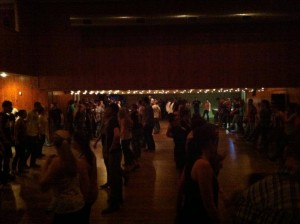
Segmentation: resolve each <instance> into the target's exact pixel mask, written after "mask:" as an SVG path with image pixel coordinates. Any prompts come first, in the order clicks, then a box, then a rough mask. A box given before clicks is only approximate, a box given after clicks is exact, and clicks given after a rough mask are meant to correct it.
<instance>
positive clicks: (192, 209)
mask: <svg viewBox="0 0 300 224" xmlns="http://www.w3.org/2000/svg"><path fill="white" fill-rule="evenodd" d="M217 148H218V129H217V127H216V126H215V125H213V124H210V123H206V124H203V125H201V126H198V127H196V128H195V129H194V130H193V131H192V137H191V139H189V141H188V143H187V149H186V150H187V152H186V163H185V168H184V170H183V172H182V177H181V182H180V186H179V192H178V198H177V214H176V215H177V216H176V223H178V224H181V223H189V224H193V223H219V211H218V207H217V206H218V191H219V184H218V179H217V174H218V172H219V168H216V167H217V166H216V165H215V161H216V159H217V158H218V154H217Z"/></svg>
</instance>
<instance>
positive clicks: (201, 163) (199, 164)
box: [194, 158, 211, 169]
mask: <svg viewBox="0 0 300 224" xmlns="http://www.w3.org/2000/svg"><path fill="white" fill-rule="evenodd" d="M194 167H199V168H201V169H211V165H210V163H209V162H208V161H207V160H205V159H202V158H200V159H197V160H196V162H195V164H194Z"/></svg>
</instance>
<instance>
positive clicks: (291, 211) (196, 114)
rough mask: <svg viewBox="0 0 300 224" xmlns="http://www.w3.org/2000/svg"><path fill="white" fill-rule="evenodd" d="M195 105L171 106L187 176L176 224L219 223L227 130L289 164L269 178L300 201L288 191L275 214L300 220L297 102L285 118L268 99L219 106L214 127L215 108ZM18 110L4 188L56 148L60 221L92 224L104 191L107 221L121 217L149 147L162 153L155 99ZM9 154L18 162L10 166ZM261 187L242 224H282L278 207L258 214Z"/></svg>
mask: <svg viewBox="0 0 300 224" xmlns="http://www.w3.org/2000/svg"><path fill="white" fill-rule="evenodd" d="M196 101H197V102H196ZM198 101H199V100H195V103H194V104H193V105H194V107H197V108H196V109H195V108H194V110H193V111H192V110H191V108H190V105H191V104H189V103H188V102H187V101H186V100H176V101H174V102H170V101H169V102H167V103H166V105H165V111H166V112H167V118H168V128H167V132H166V136H167V137H169V138H172V139H173V142H174V162H175V164H176V168H177V169H178V170H179V171H180V173H181V174H182V175H181V181H180V186H179V190H178V198H177V210H176V223H197V222H198V221H199V220H202V221H203V222H205V223H219V221H220V214H219V210H218V200H219V183H218V174H219V171H220V169H221V168H222V161H223V160H224V158H225V155H220V154H219V153H218V150H217V149H218V142H219V130H220V128H225V129H228V130H229V131H232V132H234V133H237V134H239V135H240V136H242V137H243V139H245V140H246V141H252V142H255V143H256V144H260V146H261V147H262V148H263V149H266V150H267V149H268V152H269V154H270V156H271V158H280V159H282V161H283V162H284V171H280V172H279V173H277V174H274V175H273V176H272V177H274V178H277V179H278V178H279V179H280V178H283V180H285V182H284V183H286V185H284V186H282V185H281V183H283V182H280V184H277V185H276V186H275V185H274V186H275V187H276V188H274V189H273V190H274V191H277V190H278V189H279V188H285V186H292V187H293V189H294V188H295V189H296V193H295V192H294V191H288V194H289V196H288V198H286V197H285V196H286V195H282V194H280V193H278V195H277V196H276V197H277V198H280V200H282V203H284V202H283V201H284V200H287V201H289V202H290V203H287V204H284V206H282V207H284V209H281V210H280V212H279V213H278V214H277V216H278V217H279V218H281V219H283V218H289V220H291V222H289V223H296V222H294V221H295V220H297V221H298V220H299V216H297V214H296V213H295V212H298V214H299V206H297V203H298V204H299V194H298V193H299V192H298V193H297V189H298V191H299V171H300V169H299V168H300V166H299V164H300V162H299V154H300V153H299V146H298V144H297V143H298V142H299V140H298V139H299V137H300V136H299V126H300V125H299V105H297V104H290V105H289V107H288V108H287V112H286V114H284V113H283V112H282V111H280V110H279V108H278V106H277V105H276V104H270V103H269V101H267V100H262V101H261V104H260V108H259V109H257V108H256V106H255V105H254V103H253V100H252V99H248V102H247V105H244V104H243V101H242V100H241V99H234V100H233V101H231V100H228V99H217V101H218V103H219V104H218V105H219V108H218V111H216V113H215V119H214V122H211V121H210V119H209V112H210V111H211V105H210V102H209V101H208V100H206V102H205V103H204V105H203V114H202V113H201V112H200V109H199V108H198V107H200V105H202V104H201V102H200V101H199V102H198ZM12 111H13V104H12V102H10V101H7V100H6V101H4V102H3V103H2V112H1V113H0V140H1V141H0V143H1V144H0V162H1V164H0V165H1V170H0V171H1V172H0V181H1V183H3V184H5V183H8V182H10V181H13V180H14V179H15V176H16V175H19V176H22V175H24V174H25V173H26V172H28V169H39V168H40V165H39V164H38V163H37V160H38V158H41V157H43V146H44V144H53V146H54V147H55V149H56V153H55V154H53V155H50V156H48V157H47V159H46V162H45V163H44V165H43V167H42V169H41V178H40V185H41V189H42V190H43V191H51V194H52V198H53V199H52V201H51V203H50V205H49V210H51V211H53V213H54V219H53V223H63V222H64V223H66V222H75V223H78V222H80V223H89V217H90V212H91V208H92V206H93V204H94V202H95V201H96V199H97V196H98V189H99V188H100V189H104V190H108V189H109V191H107V192H108V204H107V207H106V208H105V209H103V210H102V214H104V215H105V214H110V213H112V212H116V211H118V210H119V208H120V207H121V205H122V204H123V187H124V185H126V184H127V182H128V181H129V177H130V172H132V171H134V170H136V169H138V168H140V164H139V159H140V157H141V152H142V149H143V148H144V150H145V151H148V152H155V150H156V145H155V141H154V138H153V134H157V133H159V132H160V119H161V118H162V113H163V112H162V109H161V106H160V105H159V103H158V101H157V100H155V99H151V98H149V97H143V98H142V99H141V100H140V101H138V102H137V103H135V104H132V105H131V107H125V106H122V105H121V104H120V103H117V102H106V103H104V102H103V101H97V102H96V103H91V102H87V101H84V100H82V101H80V102H75V101H74V100H70V101H69V104H68V107H67V112H66V116H64V115H63V114H64V113H63V112H62V110H61V109H59V108H58V107H57V105H56V104H55V103H53V104H51V106H50V109H49V111H48V113H47V111H46V110H45V108H44V107H43V106H42V104H41V103H40V102H35V103H34V105H33V109H32V110H31V111H26V110H24V109H20V110H18V111H17V112H16V113H12ZM48 130H50V134H49V131H48ZM92 140H94V141H93V145H92V147H93V148H94V149H97V148H98V142H99V141H100V142H101V145H102V155H103V159H104V164H105V168H106V174H107V175H106V176H107V181H106V183H103V184H101V185H100V186H99V185H98V182H97V162H96V157H95V155H94V152H93V150H92V147H91V141H92ZM12 146H14V148H15V156H14V158H13V160H12V161H11V159H12V155H13V152H12ZM270 149H272V150H270ZM123 158H124V164H122V160H123ZM276 175H277V176H276ZM261 181H262V182H260V181H258V182H257V183H256V184H257V185H255V186H251V187H250V188H249V189H248V190H247V193H244V194H242V195H241V200H240V201H239V203H238V205H237V211H238V213H237V214H236V216H235V222H237V223H253V222H252V221H253V219H254V218H255V215H257V214H259V215H261V220H272V221H274V220H276V217H277V216H276V217H275V215H274V212H276V211H278V210H276V209H278V208H275V207H276V205H275V203H274V205H263V206H261V205H259V206H258V203H259V202H258V201H259V200H263V199H262V197H263V196H262V197H259V198H258V199H257V198H253V197H255V196H256V195H257V194H256V193H255V194H254V193H253V192H254V191H256V190H258V188H260V189H261V187H258V186H260V185H262V183H264V187H266V186H267V183H269V182H271V181H270V180H268V182H266V183H265V182H264V181H267V180H265V179H263V180H261ZM293 181H294V182H293ZM273 183H274V181H273ZM274 186H273V187H274ZM277 186H278V187H277ZM270 189H272V186H270V187H269V186H268V188H267V189H266V190H265V191H264V192H265V194H267V192H268V191H269V190H270ZM278 191H279V190H278ZM260 193H261V192H260ZM291 195H292V196H293V197H294V198H296V199H293V198H292V196H291ZM264 196H265V195H264ZM265 197H271V196H270V195H267V196H265ZM251 200H254V201H255V203H256V205H257V208H256V207H255V208H254V207H253V205H252V204H251V203H253V204H254V202H251ZM285 202H286V201H285ZM280 203H281V201H280ZM272 206H273V207H272ZM270 208H272V209H273V210H271V211H270V214H268V213H265V212H266V210H268V209H270ZM250 211H251V214H250V213H249V212H250ZM268 211H269V210H268ZM246 212H247V213H249V214H246ZM250 220H252V221H250ZM261 223H264V222H263V221H261ZM269 223H276V222H269Z"/></svg>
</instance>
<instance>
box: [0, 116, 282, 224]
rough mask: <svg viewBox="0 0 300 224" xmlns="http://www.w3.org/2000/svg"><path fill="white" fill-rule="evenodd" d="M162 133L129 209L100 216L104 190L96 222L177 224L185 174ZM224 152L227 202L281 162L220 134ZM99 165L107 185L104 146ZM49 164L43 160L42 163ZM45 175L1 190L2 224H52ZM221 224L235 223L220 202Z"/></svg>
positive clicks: (48, 150)
mask: <svg viewBox="0 0 300 224" xmlns="http://www.w3.org/2000/svg"><path fill="white" fill-rule="evenodd" d="M161 126H162V129H161V132H160V134H156V135H154V138H155V142H156V148H157V150H156V152H154V153H153V152H143V153H142V157H141V159H140V164H141V168H140V169H138V170H136V171H135V172H133V173H131V175H130V180H129V183H128V185H127V186H126V187H124V205H123V206H122V208H121V209H120V210H119V211H118V212H116V213H113V214H110V215H101V210H102V209H103V208H105V207H106V205H107V192H106V191H105V190H100V194H99V196H98V199H97V201H96V203H95V204H94V206H93V208H92V214H91V223H101V224H114V223H116V224H134V223H142V224H172V223H174V217H175V213H174V211H175V205H176V193H177V186H178V180H179V176H180V174H179V173H178V172H177V171H176V169H175V164H174V162H173V142H172V139H169V138H166V136H165V132H166V126H167V124H166V122H161ZM219 151H220V152H226V153H227V157H226V159H225V161H224V167H223V169H222V170H221V172H220V175H219V182H220V186H221V188H222V189H223V192H224V194H225V198H226V197H227V198H230V197H231V196H232V195H233V194H234V193H235V192H237V191H241V190H243V189H244V188H245V187H246V180H247V177H248V175H249V174H251V173H253V172H264V173H270V172H272V171H274V170H275V169H276V168H277V167H278V164H276V162H271V161H269V160H267V159H266V158H264V157H263V156H262V155H261V154H260V153H259V152H257V151H256V150H254V149H252V148H251V146H250V145H247V144H246V143H245V142H243V141H241V140H239V139H238V137H237V136H236V135H235V134H230V133H228V132H227V131H225V130H220V143H219ZM54 152H55V151H54V149H53V147H44V153H45V154H46V155H49V154H52V153H54ZM95 154H96V156H97V162H98V165H97V166H98V182H99V185H100V184H103V183H104V182H105V180H106V176H105V174H106V172H105V167H104V163H103V159H102V157H101V147H100V143H99V147H98V148H97V150H95ZM44 161H45V160H43V159H42V160H39V161H38V163H39V164H41V165H42V164H43V162H44ZM39 174H40V171H39V170H38V169H36V170H30V173H29V174H27V175H26V176H24V177H17V179H16V181H15V182H13V183H11V184H9V185H5V186H3V185H2V186H0V223H5V224H6V223H7V224H8V223H9V224H15V223H16V224H17V223H22V224H23V223H24V224H25V223H26V224H35V223H37V224H39V223H42V224H47V223H51V218H52V214H51V213H47V212H46V208H47V206H48V204H49V202H50V193H43V192H41V191H40V189H39V186H38V178H39ZM220 210H221V214H222V223H230V217H231V212H230V209H229V207H228V206H227V205H226V206H225V205H224V203H222V200H221V203H220Z"/></svg>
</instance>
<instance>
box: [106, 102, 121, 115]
mask: <svg viewBox="0 0 300 224" xmlns="http://www.w3.org/2000/svg"><path fill="white" fill-rule="evenodd" d="M108 107H109V108H110V109H111V111H112V113H113V114H114V115H117V114H118V112H119V106H118V105H117V104H116V103H111V104H109V105H108Z"/></svg>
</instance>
